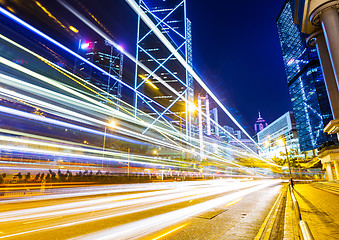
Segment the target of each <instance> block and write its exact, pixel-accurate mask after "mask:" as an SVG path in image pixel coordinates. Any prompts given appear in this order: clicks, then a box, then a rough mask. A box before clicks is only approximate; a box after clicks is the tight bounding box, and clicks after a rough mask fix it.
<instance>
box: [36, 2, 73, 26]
mask: <svg viewBox="0 0 339 240" xmlns="http://www.w3.org/2000/svg"><path fill="white" fill-rule="evenodd" d="M35 3H36V5H38V6H39V7H40V8H41V9H42V11H44V12H45V13H46V14H47V15H48V16H49V17H50V18H52V19H53V20H54V21H55V22H57V23H58V24H59V25H60V26H61V27H63V28H64V29H67V27H66V26H65V25H63V24H62V23H61V22H60V21H59V20H58V19H57V18H56V17H54V16H53V14H52V13H50V12H49V11H48V10H47V9H46V8H45V7H44V6H42V5H41V3H39V2H38V1H35Z"/></svg>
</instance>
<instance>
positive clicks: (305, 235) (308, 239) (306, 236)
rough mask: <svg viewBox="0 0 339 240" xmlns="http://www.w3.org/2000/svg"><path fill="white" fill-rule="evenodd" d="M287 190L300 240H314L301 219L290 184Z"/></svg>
mask: <svg viewBox="0 0 339 240" xmlns="http://www.w3.org/2000/svg"><path fill="white" fill-rule="evenodd" d="M289 190H290V194H291V199H292V207H293V211H294V215H295V218H296V219H297V222H298V229H299V233H300V238H301V239H302V240H314V237H313V235H312V232H311V230H310V228H309V227H308V224H307V222H306V221H304V220H302V219H301V214H300V208H299V204H298V201H297V199H296V197H295V195H294V192H293V191H294V189H293V187H292V186H291V184H289Z"/></svg>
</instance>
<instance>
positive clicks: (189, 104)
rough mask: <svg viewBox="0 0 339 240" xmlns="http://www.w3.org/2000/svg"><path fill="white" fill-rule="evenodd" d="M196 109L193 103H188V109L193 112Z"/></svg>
mask: <svg viewBox="0 0 339 240" xmlns="http://www.w3.org/2000/svg"><path fill="white" fill-rule="evenodd" d="M196 109H197V107H196V106H195V105H194V103H191V102H190V103H188V111H190V112H194V111H195V110H196Z"/></svg>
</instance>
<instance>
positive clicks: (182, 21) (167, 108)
mask: <svg viewBox="0 0 339 240" xmlns="http://www.w3.org/2000/svg"><path fill="white" fill-rule="evenodd" d="M139 6H140V8H141V9H142V10H143V11H144V12H145V13H146V14H147V16H148V17H149V18H150V19H151V20H152V21H153V23H154V24H155V25H156V26H157V28H158V30H160V31H161V33H163V34H164V35H165V36H166V38H167V39H168V40H169V41H170V42H171V43H172V45H173V46H174V47H175V48H176V50H177V52H179V53H180V54H181V55H182V56H183V58H184V59H186V61H187V62H188V64H192V45H191V23H190V21H189V20H188V19H187V18H186V0H166V1H155V0H145V1H140V5H139ZM136 58H137V60H139V61H140V62H141V63H142V64H144V65H145V66H146V67H147V68H149V69H150V72H151V73H150V72H147V71H145V70H144V69H142V68H140V66H138V65H137V66H136V74H135V89H137V90H139V91H141V92H143V93H144V94H145V95H146V96H148V97H150V98H151V99H152V100H146V99H144V98H143V97H142V96H140V95H138V94H136V95H135V107H136V108H138V109H141V110H143V111H145V112H147V113H148V114H150V115H153V116H154V117H156V118H162V119H163V120H165V121H167V122H168V123H170V124H182V125H183V127H185V128H186V134H187V135H190V132H191V130H190V128H191V126H190V123H191V122H192V117H191V113H189V111H187V109H188V107H187V105H186V103H185V101H184V100H183V99H182V98H184V99H187V100H188V101H189V102H193V98H194V94H193V78H192V76H190V75H189V74H188V72H187V71H186V69H185V68H184V67H183V66H182V65H181V64H180V63H179V61H178V60H177V58H175V57H174V56H173V54H172V53H171V52H170V51H169V50H168V49H167V48H166V46H165V45H164V44H163V43H162V42H161V41H160V40H159V39H158V38H157V36H156V35H155V34H154V29H150V28H149V27H148V26H147V25H146V24H145V23H144V22H143V21H142V20H141V19H140V17H139V23H138V35H137V54H136ZM153 74H156V75H157V76H158V77H160V79H157V78H156V77H155V75H153ZM161 81H163V82H165V83H166V84H168V85H169V86H170V87H171V88H172V89H174V90H175V91H177V93H178V94H179V95H180V96H181V97H182V98H181V97H179V96H178V94H175V93H174V92H173V91H171V90H169V89H168V88H167V87H166V86H164V85H163V84H162V83H161ZM157 103H159V104H161V105H162V106H163V107H164V108H162V107H161V106H159V104H157ZM186 120H187V121H186ZM184 122H185V124H184Z"/></svg>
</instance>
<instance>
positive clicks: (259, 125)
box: [254, 112, 267, 134]
mask: <svg viewBox="0 0 339 240" xmlns="http://www.w3.org/2000/svg"><path fill="white" fill-rule="evenodd" d="M265 127H267V123H266V121H265V120H264V119H263V118H262V117H261V114H260V112H259V117H258V119H257V121H256V122H255V124H254V131H255V133H256V134H257V133H258V132H260V131H261V130H263V129H264V128H265Z"/></svg>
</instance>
